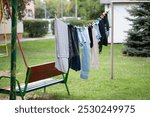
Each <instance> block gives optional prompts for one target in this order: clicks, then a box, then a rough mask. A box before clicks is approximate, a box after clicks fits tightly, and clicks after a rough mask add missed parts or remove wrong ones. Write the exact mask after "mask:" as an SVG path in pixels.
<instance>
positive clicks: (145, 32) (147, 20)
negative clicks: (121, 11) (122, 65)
mask: <svg viewBox="0 0 150 117" xmlns="http://www.w3.org/2000/svg"><path fill="white" fill-rule="evenodd" d="M129 13H130V15H131V16H133V18H127V19H128V20H129V21H132V24H131V26H132V28H131V29H130V30H129V31H128V32H127V33H128V37H127V42H126V44H125V47H126V48H125V50H124V54H127V55H129V56H142V57H150V3H140V4H139V5H138V6H135V7H133V8H132V9H131V10H129Z"/></svg>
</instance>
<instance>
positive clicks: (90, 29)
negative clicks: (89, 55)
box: [88, 26, 93, 48]
mask: <svg viewBox="0 0 150 117" xmlns="http://www.w3.org/2000/svg"><path fill="white" fill-rule="evenodd" d="M88 31H89V37H90V47H91V48H92V47H93V36H92V26H89V27H88Z"/></svg>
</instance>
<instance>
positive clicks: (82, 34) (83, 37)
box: [77, 27, 91, 79]
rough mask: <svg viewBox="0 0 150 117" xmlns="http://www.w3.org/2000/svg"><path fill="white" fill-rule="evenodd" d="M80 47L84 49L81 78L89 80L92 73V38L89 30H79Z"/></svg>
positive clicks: (85, 28)
mask: <svg viewBox="0 0 150 117" xmlns="http://www.w3.org/2000/svg"><path fill="white" fill-rule="evenodd" d="M77 33H78V38H79V43H80V47H81V49H82V65H81V74H80V77H81V78H83V79H88V74H89V71H90V56H91V54H90V38H89V34H88V28H87V27H84V28H77Z"/></svg>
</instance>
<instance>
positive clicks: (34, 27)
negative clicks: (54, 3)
mask: <svg viewBox="0 0 150 117" xmlns="http://www.w3.org/2000/svg"><path fill="white" fill-rule="evenodd" d="M48 24H49V22H48V21H44V20H24V21H23V25H24V31H25V32H27V33H28V34H29V37H42V36H44V35H46V34H47V33H48Z"/></svg>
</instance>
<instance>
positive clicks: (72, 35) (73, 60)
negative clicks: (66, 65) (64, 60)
mask: <svg viewBox="0 0 150 117" xmlns="http://www.w3.org/2000/svg"><path fill="white" fill-rule="evenodd" d="M68 38H69V59H70V68H71V69H73V70H75V71H79V70H80V69H81V64H80V52H79V39H78V35H77V29H76V28H75V27H74V26H73V25H71V24H69V25H68Z"/></svg>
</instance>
